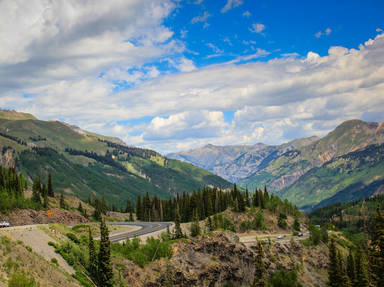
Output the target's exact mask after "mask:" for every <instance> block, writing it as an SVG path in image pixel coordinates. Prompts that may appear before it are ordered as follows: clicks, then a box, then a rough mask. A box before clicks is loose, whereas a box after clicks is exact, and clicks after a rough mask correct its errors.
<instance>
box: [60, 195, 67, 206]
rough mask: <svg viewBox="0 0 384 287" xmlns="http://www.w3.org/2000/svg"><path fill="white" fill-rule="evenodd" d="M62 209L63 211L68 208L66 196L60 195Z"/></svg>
mask: <svg viewBox="0 0 384 287" xmlns="http://www.w3.org/2000/svg"><path fill="white" fill-rule="evenodd" d="M60 208H63V209H65V208H66V204H65V201H64V194H60Z"/></svg>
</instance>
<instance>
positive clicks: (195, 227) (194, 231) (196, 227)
mask: <svg viewBox="0 0 384 287" xmlns="http://www.w3.org/2000/svg"><path fill="white" fill-rule="evenodd" d="M194 213H195V216H194V220H193V222H192V224H191V228H190V232H191V236H192V237H196V236H198V235H200V233H201V229H200V224H199V219H198V217H197V210H195V212H194Z"/></svg>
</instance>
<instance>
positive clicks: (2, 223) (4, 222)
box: [0, 221, 10, 228]
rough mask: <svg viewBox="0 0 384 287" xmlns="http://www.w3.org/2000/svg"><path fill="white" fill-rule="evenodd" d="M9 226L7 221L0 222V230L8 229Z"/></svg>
mask: <svg viewBox="0 0 384 287" xmlns="http://www.w3.org/2000/svg"><path fill="white" fill-rule="evenodd" d="M9 226H10V224H9V222H8V221H0V228H5V227H9Z"/></svg>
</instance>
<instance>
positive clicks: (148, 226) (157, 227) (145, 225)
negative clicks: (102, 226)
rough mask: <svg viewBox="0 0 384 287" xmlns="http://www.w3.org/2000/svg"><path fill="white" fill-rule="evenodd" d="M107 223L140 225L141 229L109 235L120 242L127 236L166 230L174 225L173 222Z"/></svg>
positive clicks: (112, 239)
mask: <svg viewBox="0 0 384 287" xmlns="http://www.w3.org/2000/svg"><path fill="white" fill-rule="evenodd" d="M107 225H130V226H139V227H140V229H136V230H133V231H128V232H122V233H119V234H112V235H110V236H109V240H110V241H111V242H119V241H122V240H125V239H127V238H132V237H139V236H143V235H148V234H150V233H155V232H158V231H161V230H165V229H166V228H167V226H169V227H170V226H171V225H172V222H107Z"/></svg>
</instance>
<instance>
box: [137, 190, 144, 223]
mask: <svg viewBox="0 0 384 287" xmlns="http://www.w3.org/2000/svg"><path fill="white" fill-rule="evenodd" d="M136 218H137V219H138V220H143V207H142V205H141V196H140V195H138V196H137V202H136Z"/></svg>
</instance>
